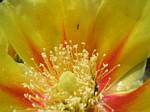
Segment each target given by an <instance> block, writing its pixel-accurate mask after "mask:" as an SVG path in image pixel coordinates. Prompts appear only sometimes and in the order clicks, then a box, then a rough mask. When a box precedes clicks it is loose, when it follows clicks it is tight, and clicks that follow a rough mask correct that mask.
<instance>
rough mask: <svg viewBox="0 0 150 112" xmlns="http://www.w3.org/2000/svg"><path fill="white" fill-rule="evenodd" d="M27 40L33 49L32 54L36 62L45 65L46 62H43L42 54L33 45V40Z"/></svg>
mask: <svg viewBox="0 0 150 112" xmlns="http://www.w3.org/2000/svg"><path fill="white" fill-rule="evenodd" d="M26 40H27V43H28V45H29V47H30V49H31V52H32V55H33V58H34V60H35V62H36V63H37V64H40V63H43V64H44V60H43V58H42V56H41V53H40V52H39V50H38V48H37V47H36V46H35V45H34V44H33V43H32V41H31V40H29V39H28V38H27V39H26Z"/></svg>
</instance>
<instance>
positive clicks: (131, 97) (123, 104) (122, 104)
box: [102, 80, 150, 112]
mask: <svg viewBox="0 0 150 112" xmlns="http://www.w3.org/2000/svg"><path fill="white" fill-rule="evenodd" d="M149 86H150V80H149V81H147V82H146V83H145V84H144V85H143V86H141V87H139V88H138V89H136V90H135V91H133V92H131V93H128V94H124V95H123V94H122V95H121V94H120V95H108V96H104V97H103V99H102V100H103V101H104V102H105V103H106V104H107V105H109V106H110V107H111V108H112V109H114V110H115V112H127V109H128V108H129V107H130V106H132V105H134V104H135V103H136V99H137V98H138V97H140V95H141V94H142V93H144V92H145V90H146V88H148V87H149ZM108 112H109V111H108ZM110 112H111V111H110Z"/></svg>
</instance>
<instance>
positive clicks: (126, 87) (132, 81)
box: [107, 61, 146, 94]
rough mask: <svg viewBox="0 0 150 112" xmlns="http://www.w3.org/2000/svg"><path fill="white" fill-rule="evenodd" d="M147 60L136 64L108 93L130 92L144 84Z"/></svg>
mask: <svg viewBox="0 0 150 112" xmlns="http://www.w3.org/2000/svg"><path fill="white" fill-rule="evenodd" d="M145 66H146V61H144V62H142V63H140V64H138V65H136V66H135V67H134V68H132V69H131V70H130V71H129V72H128V73H127V74H125V75H124V77H122V78H121V79H120V80H119V81H118V82H117V83H116V85H114V86H113V87H111V88H110V90H109V91H108V92H107V94H124V93H129V92H131V91H133V90H135V89H137V88H138V87H139V86H141V85H142V84H143V76H144V74H145Z"/></svg>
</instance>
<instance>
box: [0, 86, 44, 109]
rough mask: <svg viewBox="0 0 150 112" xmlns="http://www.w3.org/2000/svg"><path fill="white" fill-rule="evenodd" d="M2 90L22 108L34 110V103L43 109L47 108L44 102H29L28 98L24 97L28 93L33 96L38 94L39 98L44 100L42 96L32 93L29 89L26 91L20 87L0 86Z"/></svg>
mask: <svg viewBox="0 0 150 112" xmlns="http://www.w3.org/2000/svg"><path fill="white" fill-rule="evenodd" d="M0 90H2V91H4V92H6V93H8V94H10V95H11V96H13V97H14V98H15V99H16V100H17V101H18V102H19V103H20V104H21V105H22V106H24V107H26V108H33V106H32V103H33V102H34V103H35V104H37V105H38V106H40V107H42V108H44V107H45V104H44V103H43V102H39V101H32V102H31V101H30V100H28V99H27V98H25V97H24V94H26V93H28V94H30V95H33V96H35V95H36V94H38V95H39V97H41V98H44V97H43V96H42V95H40V94H39V93H37V92H34V93H33V91H31V90H29V89H25V88H22V87H18V86H5V85H0Z"/></svg>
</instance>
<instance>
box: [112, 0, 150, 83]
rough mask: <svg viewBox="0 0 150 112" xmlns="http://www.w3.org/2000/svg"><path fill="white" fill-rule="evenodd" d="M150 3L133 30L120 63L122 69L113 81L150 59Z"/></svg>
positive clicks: (113, 76) (117, 72)
mask: <svg viewBox="0 0 150 112" xmlns="http://www.w3.org/2000/svg"><path fill="white" fill-rule="evenodd" d="M149 10H150V1H147V2H146V5H145V7H144V9H143V13H142V15H141V17H140V19H139V20H138V22H137V23H136V26H135V27H134V28H133V29H132V32H131V33H130V35H129V37H128V40H127V42H126V44H125V46H124V48H123V49H122V53H121V55H120V58H119V59H118V63H120V64H121V67H120V68H119V69H118V70H117V71H116V73H115V74H114V75H112V81H114V80H117V79H119V78H121V77H122V76H124V75H125V74H126V73H127V72H128V71H129V70H131V69H132V68H133V67H134V66H136V65H137V64H139V63H141V62H142V61H144V60H145V59H146V58H148V57H149V53H150V49H149V44H150V33H149V31H150V21H149V20H150V13H149Z"/></svg>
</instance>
